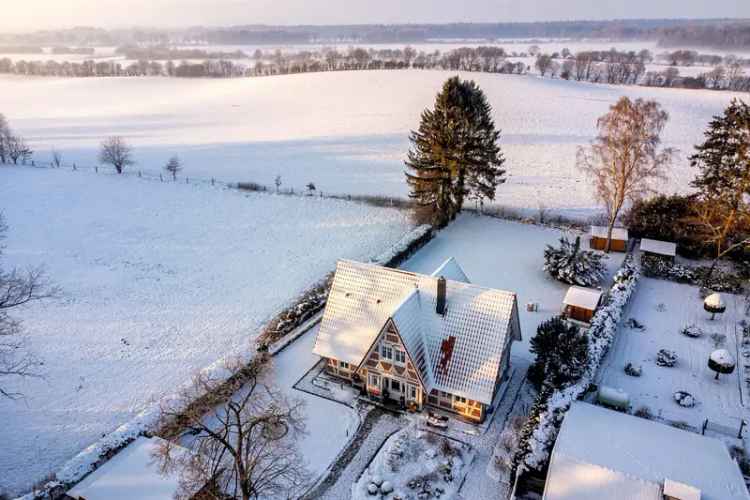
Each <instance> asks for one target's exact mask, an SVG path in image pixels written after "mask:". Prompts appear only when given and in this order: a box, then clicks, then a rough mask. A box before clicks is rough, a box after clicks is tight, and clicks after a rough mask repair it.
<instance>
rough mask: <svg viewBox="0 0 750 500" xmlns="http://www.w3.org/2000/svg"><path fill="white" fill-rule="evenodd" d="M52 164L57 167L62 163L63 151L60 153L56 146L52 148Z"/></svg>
mask: <svg viewBox="0 0 750 500" xmlns="http://www.w3.org/2000/svg"><path fill="white" fill-rule="evenodd" d="M52 165H53V166H54V167H55V168H60V166H61V165H62V153H60V152H59V151H58V150H56V149H55V148H52Z"/></svg>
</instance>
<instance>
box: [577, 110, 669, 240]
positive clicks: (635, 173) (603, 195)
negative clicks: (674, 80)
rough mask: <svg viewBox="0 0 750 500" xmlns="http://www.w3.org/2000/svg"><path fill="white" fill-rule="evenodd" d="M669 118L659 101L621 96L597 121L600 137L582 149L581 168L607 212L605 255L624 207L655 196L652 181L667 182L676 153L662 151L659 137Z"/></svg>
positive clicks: (580, 152) (580, 155)
mask: <svg viewBox="0 0 750 500" xmlns="http://www.w3.org/2000/svg"><path fill="white" fill-rule="evenodd" d="M668 119H669V115H668V114H667V112H666V111H664V110H663V109H662V108H661V106H660V105H659V104H658V103H657V102H656V101H645V100H643V99H636V100H635V101H631V100H630V99H629V98H627V97H621V98H620V100H619V101H617V103H616V104H615V105H613V106H611V107H610V109H609V112H608V113H607V114H605V115H603V116H601V117H600V118H599V119H598V120H597V123H596V126H597V129H598V130H599V133H598V135H597V137H596V138H595V139H594V140H593V141H592V143H591V144H590V145H589V146H588V147H579V148H578V154H577V164H578V167H579V168H580V169H581V170H582V171H583V172H585V173H586V174H587V175H588V176H589V177H590V178H591V179H592V180H593V182H594V189H595V193H596V197H597V198H598V200H599V201H600V202H601V203H602V204H603V205H604V207H605V209H606V214H607V244H606V246H605V252H609V250H610V246H611V242H612V229H613V228H614V226H615V222H616V221H617V218H618V217H619V215H620V212H621V210H622V207H623V206H624V204H625V202H626V201H631V202H632V201H635V200H637V199H640V198H641V197H643V196H644V195H646V194H648V193H650V192H653V188H652V186H651V183H652V181H654V180H658V179H665V178H666V177H665V172H666V168H667V167H668V166H669V164H670V163H671V161H672V157H673V154H674V151H673V150H672V149H671V148H661V147H660V145H661V137H660V136H661V132H662V130H663V129H664V125H665V124H666V123H667V120H668Z"/></svg>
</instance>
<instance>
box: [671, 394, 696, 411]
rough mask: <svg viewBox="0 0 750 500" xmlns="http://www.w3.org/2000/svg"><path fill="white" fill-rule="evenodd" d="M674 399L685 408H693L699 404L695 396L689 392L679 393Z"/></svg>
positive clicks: (674, 395)
mask: <svg viewBox="0 0 750 500" xmlns="http://www.w3.org/2000/svg"><path fill="white" fill-rule="evenodd" d="M673 397H674V400H675V402H676V403H677V404H678V405H680V406H682V407H683V408H692V407H693V406H695V405H696V403H697V401H696V400H695V398H694V397H693V395H692V394H690V393H689V392H687V391H677V392H675V393H674V394H673Z"/></svg>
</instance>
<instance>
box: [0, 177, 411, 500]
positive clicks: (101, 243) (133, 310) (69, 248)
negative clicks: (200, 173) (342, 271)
mask: <svg viewBox="0 0 750 500" xmlns="http://www.w3.org/2000/svg"><path fill="white" fill-rule="evenodd" d="M0 209H1V210H2V211H3V212H4V214H5V216H6V218H7V222H8V224H9V226H10V229H9V231H8V235H7V236H8V238H7V240H6V242H5V243H6V244H7V248H6V251H5V255H4V264H5V265H18V266H22V267H23V266H26V265H35V264H44V265H45V266H46V268H47V274H48V276H49V278H50V280H52V281H53V282H54V283H55V284H56V285H58V286H60V287H61V289H62V295H61V296H60V297H59V298H58V299H56V300H52V301H49V302H45V303H37V304H34V305H32V306H30V307H28V308H26V309H25V310H21V311H18V312H17V316H18V317H19V318H20V319H22V320H23V321H24V325H25V328H26V331H27V333H28V337H29V343H30V348H31V349H32V350H33V351H34V352H35V353H37V354H38V355H39V356H40V357H41V358H42V359H43V360H44V366H43V367H42V369H43V373H44V375H45V378H44V379H27V380H25V381H23V382H20V383H19V382H17V381H8V380H5V379H4V381H3V383H4V384H6V385H5V387H6V388H9V389H19V390H21V391H22V392H23V393H24V394H25V395H26V397H25V399H23V400H21V401H17V402H11V401H8V400H6V399H0V421H2V422H3V425H2V426H0V443H2V445H0V448H1V449H2V452H0V492H2V491H3V490H6V491H10V492H20V491H22V490H24V489H26V488H28V487H30V486H31V484H32V483H33V482H34V481H36V480H39V479H42V478H43V477H44V476H45V475H47V474H49V473H51V472H53V471H54V470H55V469H57V468H58V467H59V466H60V465H61V464H62V463H63V462H65V461H66V460H67V459H69V458H70V457H72V456H73V455H75V454H76V453H77V452H78V451H80V450H81V449H83V448H84V447H86V446H87V445H89V444H91V443H92V442H93V441H95V440H97V439H98V438H99V437H101V436H102V435H103V434H104V433H107V432H109V431H111V430H113V429H114V428H115V427H117V426H118V425H119V424H122V423H123V422H124V421H126V420H128V419H130V418H131V417H133V416H134V415H135V414H136V413H137V412H138V411H140V410H141V409H143V407H144V406H145V405H147V404H148V403H149V402H152V401H155V400H157V399H158V398H160V397H161V396H162V395H164V394H165V392H167V391H174V390H176V389H177V388H178V387H179V386H180V384H182V383H184V382H186V381H188V380H189V378H190V376H191V375H192V374H193V373H195V372H196V371H197V370H198V369H201V368H203V367H205V366H208V365H210V364H211V363H213V362H215V361H216V360H217V359H219V358H221V357H224V356H231V355H233V354H240V353H246V352H248V351H250V350H251V349H252V340H253V337H254V336H255V335H256V333H257V330H258V328H259V327H260V326H261V325H262V324H263V322H264V321H266V320H268V319H269V318H270V317H271V316H272V315H273V314H274V313H275V312H276V311H277V310H278V309H279V308H280V307H282V306H284V305H285V304H287V303H288V302H289V301H290V300H291V299H293V298H294V296H295V295H296V294H297V293H299V292H300V291H301V290H302V289H304V288H305V287H307V286H309V285H310V284H312V283H313V282H315V281H316V280H318V279H319V278H321V277H322V276H323V275H324V274H325V273H326V272H328V271H330V270H332V269H333V268H334V266H335V261H336V259H338V258H345V257H348V258H354V259H368V258H369V257H372V256H374V255H377V254H379V253H380V252H382V251H383V250H385V249H387V248H388V247H389V246H390V245H391V244H393V243H394V242H396V241H398V240H399V239H400V238H401V236H402V235H403V234H404V233H405V232H406V231H407V230H408V229H409V227H410V223H409V222H408V220H407V219H406V218H405V216H404V215H403V214H402V213H400V212H397V211H395V210H392V209H379V208H373V207H370V206H365V205H360V204H354V203H347V202H339V201H333V200H321V199H319V198H301V197H285V196H276V195H265V194H245V193H242V192H239V191H234V190H226V189H220V188H218V187H217V188H211V187H210V186H203V185H201V186H196V185H192V184H191V185H186V184H181V183H176V184H175V183H159V182H154V181H148V180H145V179H137V178H136V177H125V178H121V177H117V176H115V175H109V174H101V173H100V174H98V175H97V174H93V173H90V172H82V171H79V172H70V171H65V170H52V169H33V168H21V167H2V168H0ZM302 373H303V372H300V373H299V375H300V376H301V374H302ZM7 384H11V385H7ZM344 417H345V416H343V415H342V418H344ZM345 421H346V418H344V420H343V421H341V422H340V423H341V426H340V428H339V430H337V431H336V432H338V433H339V434H340V433H342V432H344V429H345V427H346V426H347V425H348V424H346V422H345ZM321 453H323V452H321ZM323 455H325V453H323Z"/></svg>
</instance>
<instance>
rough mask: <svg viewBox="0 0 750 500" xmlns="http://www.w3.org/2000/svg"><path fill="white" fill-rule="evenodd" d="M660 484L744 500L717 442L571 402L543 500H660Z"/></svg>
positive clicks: (707, 497) (713, 499)
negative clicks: (669, 484)
mask: <svg viewBox="0 0 750 500" xmlns="http://www.w3.org/2000/svg"><path fill="white" fill-rule="evenodd" d="M667 480H669V482H670V483H672V486H678V485H675V484H674V483H681V484H680V485H679V486H685V488H683V489H685V490H688V489H689V490H691V491H694V490H699V491H700V494H701V496H700V498H702V499H703V500H735V499H743V500H748V499H749V498H750V495H748V492H747V488H746V487H745V484H744V481H743V479H742V474H741V473H740V470H739V468H738V466H737V464H736V462H735V461H734V460H733V459H732V457H731V456H730V455H729V451H728V450H727V447H726V445H725V444H724V443H723V442H721V441H719V440H718V439H714V438H710V437H706V436H701V435H700V434H695V433H692V432H688V431H683V430H680V429H676V428H674V427H671V426H668V425H664V424H661V423H658V422H654V421H651V420H648V419H645V418H639V417H634V416H632V415H627V414H623V413H620V412H616V411H611V410H607V409H605V408H601V407H599V406H594V405H591V404H588V403H583V402H580V401H576V402H574V403H573V404H572V405H571V407H570V410H569V411H568V413H567V415H566V416H565V420H564V421H563V424H562V427H561V428H560V433H559V435H558V437H557V441H556V442H555V446H554V449H553V450H552V457H551V459H550V466H549V473H548V475H547V484H546V486H545V489H544V500H574V499H575V500H588V499H592V500H593V499H601V498H607V499H611V500H620V499H623V500H625V499H628V500H630V499H638V500H651V499H653V500H662V499H663V496H662V494H663V488H664V487H665V486H667Z"/></svg>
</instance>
